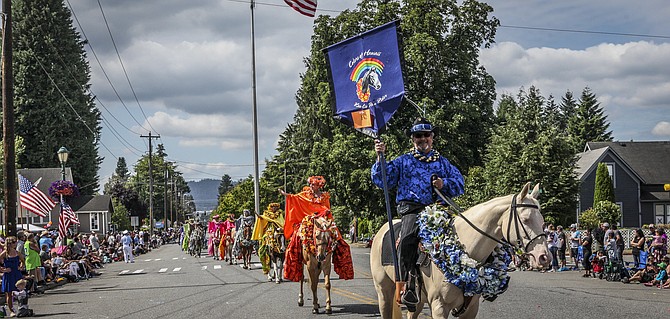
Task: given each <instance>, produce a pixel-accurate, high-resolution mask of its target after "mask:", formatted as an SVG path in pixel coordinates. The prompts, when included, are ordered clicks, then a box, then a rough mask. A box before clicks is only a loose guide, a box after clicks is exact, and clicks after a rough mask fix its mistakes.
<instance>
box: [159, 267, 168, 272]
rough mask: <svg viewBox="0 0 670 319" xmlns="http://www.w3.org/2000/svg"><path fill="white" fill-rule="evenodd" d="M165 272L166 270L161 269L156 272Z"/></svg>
mask: <svg viewBox="0 0 670 319" xmlns="http://www.w3.org/2000/svg"><path fill="white" fill-rule="evenodd" d="M166 271H167V268H161V270H159V271H158V272H166Z"/></svg>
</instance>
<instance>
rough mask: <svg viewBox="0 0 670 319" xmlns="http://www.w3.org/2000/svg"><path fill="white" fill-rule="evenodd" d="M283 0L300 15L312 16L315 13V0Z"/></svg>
mask: <svg viewBox="0 0 670 319" xmlns="http://www.w3.org/2000/svg"><path fill="white" fill-rule="evenodd" d="M284 2H286V4H288V5H289V6H290V7H291V8H293V10H295V11H298V12H300V14H302V15H306V16H308V17H314V14H316V0H284Z"/></svg>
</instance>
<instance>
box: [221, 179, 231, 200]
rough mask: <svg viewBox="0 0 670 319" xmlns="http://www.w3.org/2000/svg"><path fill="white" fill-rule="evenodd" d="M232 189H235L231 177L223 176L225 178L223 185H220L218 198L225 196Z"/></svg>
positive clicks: (222, 181)
mask: <svg viewBox="0 0 670 319" xmlns="http://www.w3.org/2000/svg"><path fill="white" fill-rule="evenodd" d="M232 188H233V179H232V178H230V175H228V174H223V176H221V183H220V184H219V196H218V198H221V196H223V195H225V194H226V193H227V192H228V191H230V190H231V189H232Z"/></svg>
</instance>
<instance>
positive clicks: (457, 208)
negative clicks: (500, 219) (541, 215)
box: [433, 186, 547, 253]
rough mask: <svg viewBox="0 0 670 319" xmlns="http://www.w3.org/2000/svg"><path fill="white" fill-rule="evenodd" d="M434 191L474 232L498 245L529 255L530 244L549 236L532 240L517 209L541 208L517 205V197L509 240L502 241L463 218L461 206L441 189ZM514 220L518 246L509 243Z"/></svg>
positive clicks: (512, 212)
mask: <svg viewBox="0 0 670 319" xmlns="http://www.w3.org/2000/svg"><path fill="white" fill-rule="evenodd" d="M433 190H434V191H435V193H436V194H437V195H438V196H439V197H440V199H442V200H443V201H444V202H445V203H447V204H449V206H451V207H452V208H454V210H455V211H456V215H458V217H461V218H462V219H463V220H464V221H465V222H466V223H467V224H468V225H470V227H472V228H473V229H474V230H476V231H477V232H478V233H480V234H482V235H483V236H485V237H487V238H489V239H491V240H493V241H495V242H496V243H498V244H500V245H502V246H506V247H510V248H513V249H515V250H516V248H522V247H523V251H524V253H528V246H530V244H531V243H532V242H533V241H535V239H537V238H539V237H543V236H544V237H546V236H547V234H545V233H541V234H538V235H537V236H535V237H533V238H530V235H529V234H528V231H527V230H526V227H525V226H524V225H523V223H522V222H521V218H520V217H519V213H518V212H517V210H516V209H517V207H528V208H535V209H539V207H538V206H537V205H535V204H524V203H521V204H519V203H517V202H516V195H514V196H513V197H512V204H511V206H510V213H509V221H508V222H507V238H505V237H503V238H502V240H501V239H498V238H495V237H493V236H491V235H490V234H489V233H487V232H485V231H483V230H482V229H481V228H479V227H477V225H475V224H473V223H472V222H471V221H470V220H469V219H467V218H466V217H465V216H463V214H462V213H463V209H462V208H461V207H460V206H458V204H456V202H454V200H453V199H451V198H449V197H446V196H444V195H443V194H442V193H441V192H440V191H439V189H437V187H435V186H433ZM512 220H514V228H515V230H516V235H517V237H516V238H517V243H516V244H513V243H511V242H510V241H509V238H510V231H511V228H512V227H511V225H512ZM519 225H521V229H522V230H523V232H524V234H525V238H524V237H521V232H520V231H519ZM523 239H528V243H527V244H526V245H525V246H523Z"/></svg>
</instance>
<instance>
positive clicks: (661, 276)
mask: <svg viewBox="0 0 670 319" xmlns="http://www.w3.org/2000/svg"><path fill="white" fill-rule="evenodd" d="M666 258H667V257H666ZM668 261H670V260H668ZM657 266H658V272H657V273H656V277H655V278H654V280H652V281H651V282H648V283H645V284H644V285H645V286H648V287H652V286H656V287H658V288H663V284H664V283H665V280H666V279H668V271H667V269H666V268H667V267H668V263H667V262H666V260H665V259H664V260H663V261H661V263H659V264H658V265H657Z"/></svg>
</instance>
